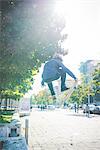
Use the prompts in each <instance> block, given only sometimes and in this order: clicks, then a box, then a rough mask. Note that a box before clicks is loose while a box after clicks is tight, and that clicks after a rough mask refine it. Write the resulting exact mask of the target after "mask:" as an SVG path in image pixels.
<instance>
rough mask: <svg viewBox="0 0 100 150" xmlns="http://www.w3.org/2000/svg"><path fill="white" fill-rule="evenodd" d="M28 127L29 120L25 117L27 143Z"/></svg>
mask: <svg viewBox="0 0 100 150" xmlns="http://www.w3.org/2000/svg"><path fill="white" fill-rule="evenodd" d="M28 127H29V120H28V119H25V139H26V143H27V144H28Z"/></svg>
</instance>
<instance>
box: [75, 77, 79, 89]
mask: <svg viewBox="0 0 100 150" xmlns="http://www.w3.org/2000/svg"><path fill="white" fill-rule="evenodd" d="M77 84H78V80H77V79H75V83H74V88H75V89H76V87H77Z"/></svg>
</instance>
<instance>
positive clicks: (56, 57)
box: [53, 54, 63, 61]
mask: <svg viewBox="0 0 100 150" xmlns="http://www.w3.org/2000/svg"><path fill="white" fill-rule="evenodd" d="M53 58H54V59H58V60H60V61H63V59H62V57H61V55H59V54H55V55H54V56H53Z"/></svg>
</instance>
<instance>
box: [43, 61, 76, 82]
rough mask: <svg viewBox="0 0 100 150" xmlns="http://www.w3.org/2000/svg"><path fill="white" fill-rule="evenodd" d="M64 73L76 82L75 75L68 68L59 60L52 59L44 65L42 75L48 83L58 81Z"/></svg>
mask: <svg viewBox="0 0 100 150" xmlns="http://www.w3.org/2000/svg"><path fill="white" fill-rule="evenodd" d="M64 73H67V74H68V75H69V76H71V77H72V78H73V79H75V80H76V77H75V75H74V74H73V73H72V72H71V71H70V70H69V69H68V68H66V67H65V66H64V65H63V64H62V62H61V61H60V60H59V59H51V60H50V61H48V62H47V63H46V64H45V65H44V69H43V73H42V79H43V82H47V83H48V82H52V81H54V80H57V79H59V77H61V75H63V74H64Z"/></svg>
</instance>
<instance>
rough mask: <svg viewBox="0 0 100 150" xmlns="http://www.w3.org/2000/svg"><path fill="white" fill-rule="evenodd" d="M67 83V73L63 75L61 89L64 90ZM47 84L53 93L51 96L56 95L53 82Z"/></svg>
mask: <svg viewBox="0 0 100 150" xmlns="http://www.w3.org/2000/svg"><path fill="white" fill-rule="evenodd" d="M65 81H66V73H64V74H62V75H61V89H63V88H64V87H65ZM47 84H48V87H49V90H50V92H51V95H55V91H54V88H53V84H52V82H50V83H47Z"/></svg>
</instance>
